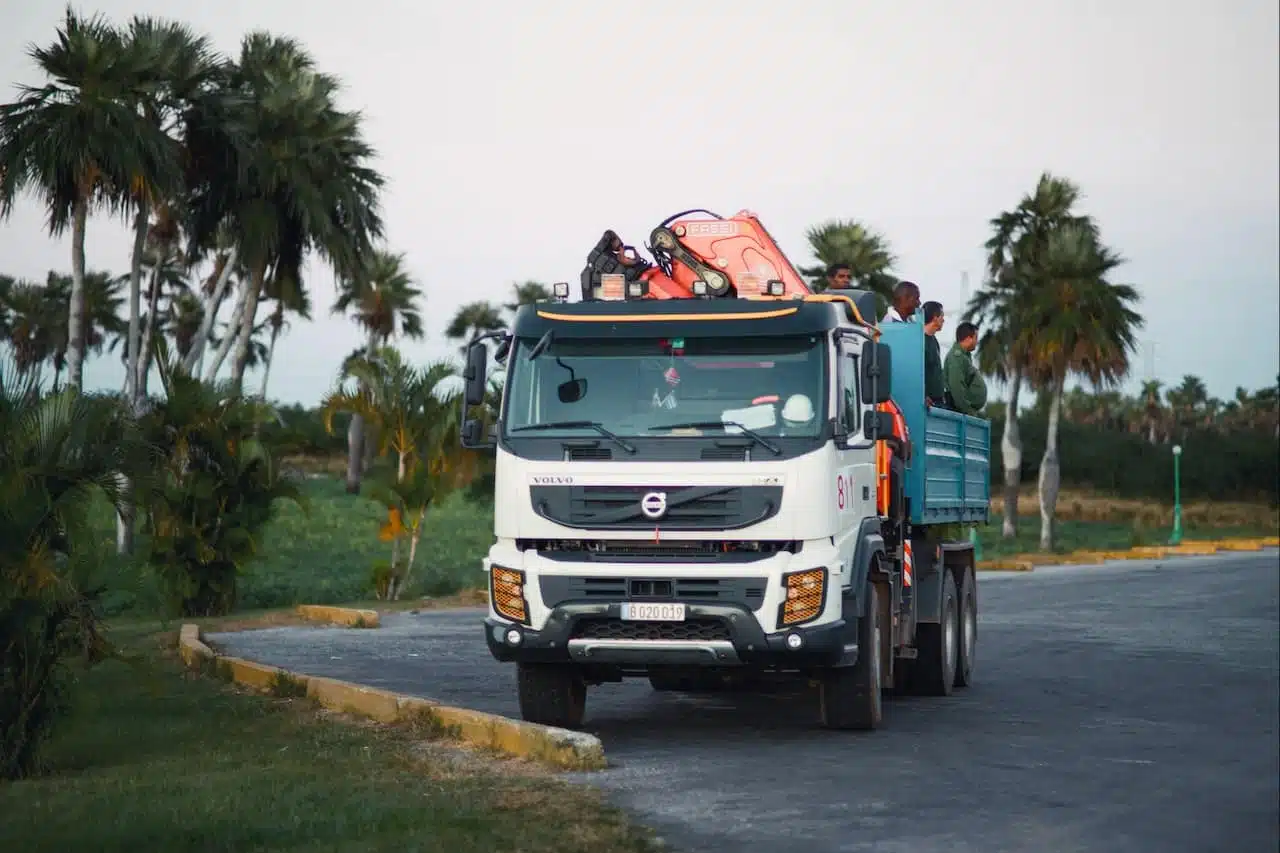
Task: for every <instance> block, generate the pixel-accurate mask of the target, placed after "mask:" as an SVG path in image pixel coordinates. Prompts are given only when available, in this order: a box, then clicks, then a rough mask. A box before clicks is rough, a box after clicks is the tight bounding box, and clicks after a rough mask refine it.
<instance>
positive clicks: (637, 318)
mask: <svg viewBox="0 0 1280 853" xmlns="http://www.w3.org/2000/svg"><path fill="white" fill-rule="evenodd" d="M797 310H799V309H796V308H780V309H778V310H776V311H750V312H744V313H740V314H613V315H604V314H583V315H581V316H575V315H573V314H554V313H552V312H550V311H539V312H538V316H539V317H541V318H542V319H544V320H565V321H567V322H570V323H648V322H659V323H660V322H662V321H664V320H771V319H773V318H775V317H786V316H788V315H790V314H794V313H796V311H797Z"/></svg>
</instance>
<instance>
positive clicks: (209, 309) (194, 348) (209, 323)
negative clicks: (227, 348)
mask: <svg viewBox="0 0 1280 853" xmlns="http://www.w3.org/2000/svg"><path fill="white" fill-rule="evenodd" d="M217 263H219V264H221V266H219V267H217V268H216V269H217V270H218V279H217V281H216V282H215V283H214V285H213V293H212V294H210V295H209V298H208V300H206V302H205V305H204V316H202V317H201V318H200V331H198V332H196V337H195V340H194V341H193V342H192V344H191V352H189V353H187V357H186V358H185V359H184V360H183V362H182V366H183V367H185V368H186V369H187V370H188V371H191V372H192V374H196V373H198V372H199V371H197V370H196V365H197V364H198V363H199V362H200V360H201V359H202V358H204V350H205V344H206V343H207V342H208V340H209V332H210V330H212V329H213V321H214V320H216V319H217V318H218V309H219V308H221V307H222V299H223V295H224V294H225V292H226V290H227V283H228V282H229V281H231V272H232V270H234V269H235V266H236V249H235V247H234V246H232V247H231V249H230V250H228V251H227V253H226V254H224V255H220V256H219V257H218V260H217Z"/></svg>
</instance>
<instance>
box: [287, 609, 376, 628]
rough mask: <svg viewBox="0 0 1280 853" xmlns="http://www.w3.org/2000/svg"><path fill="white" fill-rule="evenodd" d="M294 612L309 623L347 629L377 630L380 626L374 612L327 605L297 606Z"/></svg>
mask: <svg viewBox="0 0 1280 853" xmlns="http://www.w3.org/2000/svg"><path fill="white" fill-rule="evenodd" d="M294 610H295V612H296V613H297V614H298V615H299V616H301V617H302V618H303V619H306V620H308V621H310V622H325V623H328V624H331V625H345V626H346V627H348V628H377V627H379V626H380V625H381V624H382V621H381V619H380V618H379V616H378V611H376V610H363V609H358V608H355V607H331V606H329V605H327V604H299V605H298V606H297V607H296V608H294Z"/></svg>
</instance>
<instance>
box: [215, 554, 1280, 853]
mask: <svg viewBox="0 0 1280 853" xmlns="http://www.w3.org/2000/svg"><path fill="white" fill-rule="evenodd" d="M979 607H980V617H979V633H978V638H979V639H978V671H977V676H978V678H977V682H978V683H977V684H976V685H975V686H973V687H971V688H967V689H965V690H962V691H958V692H957V694H956V695H955V696H953V697H950V698H948V699H889V700H887V702H886V723H885V726H884V727H883V728H882V729H881V730H879V731H877V732H874V733H865V734H863V733H839V732H829V731H826V730H823V729H820V728H818V726H817V699H816V696H815V695H814V693H813V692H811V691H809V690H807V689H803V688H797V689H793V690H789V691H788V690H783V691H775V692H772V693H768V694H765V695H737V694H727V695H725V694H721V695H714V696H696V697H695V696H687V695H681V694H659V693H655V692H653V691H652V690H651V689H650V688H649V686H648V683H647V682H646V681H640V680H633V681H628V682H624V683H623V684H621V685H604V686H602V687H598V688H595V689H593V691H592V692H591V693H589V695H588V699H587V720H586V723H585V725H584V728H586V729H587V730H589V731H591V732H593V733H595V734H597V735H599V736H600V737H601V738H602V739H603V741H604V744H605V752H606V754H607V755H608V756H609V758H610V760H611V762H612V763H613V765H614V766H613V767H612V768H611V769H609V770H607V771H604V772H601V773H596V774H591V775H590V777H589V778H588V777H585V776H578V777H574V778H578V779H585V780H587V781H590V782H592V783H593V784H597V785H600V786H603V787H604V788H606V789H608V790H609V791H610V792H611V795H612V796H613V798H614V800H615V801H616V802H618V803H619V804H620V805H622V806H624V807H625V808H627V809H629V810H630V811H631V812H632V813H634V814H635V815H637V817H638V818H639V819H640V820H641V821H642V822H644V823H646V824H648V825H650V826H652V827H654V828H655V829H656V830H657V831H658V832H659V833H660V834H661V835H662V837H663V838H664V839H665V841H666V842H667V844H668V845H669V846H670V847H671V848H673V849H675V850H684V851H689V853H693V851H740V850H745V849H749V848H752V847H754V848H756V849H761V850H767V851H770V853H773V851H791V850H802V851H805V853H827V852H828V851H877V853H880V852H881V851H883V853H898V852H899V851H902V853H906V852H907V851H912V853H930V851H947V853H967V851H981V853H997V851H1029V852H1030V851H1034V853H1072V852H1073V851H1097V852H1098V853H1127V851H1144V853H1145V852H1146V851H1150V853H1192V851H1196V853H1199V851H1217V850H1222V851H1228V850H1229V851H1231V853H1252V852H1253V851H1257V853H1274V851H1276V850H1277V849H1278V848H1280V782H1278V781H1277V780H1278V779H1280V741H1278V735H1277V729H1278V720H1280V557H1278V555H1277V552H1276V551H1275V550H1269V551H1266V552H1263V553H1260V554H1259V553H1253V554H1241V555H1239V556H1229V557H1209V558H1194V557H1186V558H1179V559H1176V560H1169V561H1164V562H1157V561H1152V562H1127V563H1115V564H1108V565H1107V566H1104V567H1062V568H1050V569H1038V570H1037V571H1035V572H1034V573H1030V574H1016V575H1015V574H1010V575H999V574H991V575H988V574H985V573H984V574H983V575H980V579H979ZM480 618H481V614H480V613H478V612H477V611H453V612H435V613H423V614H420V615H408V614H406V615H401V616H395V617H392V618H388V619H386V620H385V622H384V627H383V628H382V629H380V630H376V631H353V630H346V629H333V628H278V629H268V630H259V631H252V632H246V633H241V634H223V635H213V636H212V637H211V639H212V640H213V641H214V642H215V643H216V644H218V645H219V646H220V647H221V648H223V649H225V650H227V651H228V652H230V653H233V654H237V655H241V656H244V657H248V658H251V659H254V660H259V661H263V662H267V663H272V664H276V665H279V666H283V667H287V668H290V669H293V670H295V671H300V672H305V673H309V674H316V675H327V676H332V677H337V678H343V679H349V680H354V681H360V682H363V683H366V684H370V685H376V686H379V687H385V688H390V689H393V690H397V691H399V692H403V693H411V694H417V695H423V696H429V697H432V698H435V699H439V700H441V701H444V702H448V703H457V704H462V705H466V706H469V707H472V708H477V709H481V710H485V711H493V712H497V713H501V714H507V715H510V716H517V715H518V712H517V710H516V702H515V690H514V677H513V668H511V667H507V666H503V665H500V664H498V663H496V662H495V661H493V660H492V659H491V658H490V657H489V654H488V652H487V650H486V649H485V646H484V640H483V636H482V634H481V628H480V622H479V620H480Z"/></svg>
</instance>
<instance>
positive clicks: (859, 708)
mask: <svg viewBox="0 0 1280 853" xmlns="http://www.w3.org/2000/svg"><path fill="white" fill-rule="evenodd" d="M866 609H867V612H866V615H865V616H863V617H862V618H860V619H859V620H858V662H857V663H856V664H854V665H853V666H849V667H840V668H837V669H830V670H828V671H827V672H825V673H823V675H822V680H821V682H820V689H819V690H820V692H819V697H820V699H819V701H820V703H821V713H822V724H823V725H824V726H826V727H827V728H829V729H856V730H861V731H871V730H873V729H875V728H876V727H878V726H879V725H880V721H881V720H882V719H883V718H884V706H883V700H882V698H881V695H880V661H881V651H880V643H881V635H880V590H879V589H878V587H877V586H876V585H875V584H873V583H870V582H869V583H868V584H867V608H866Z"/></svg>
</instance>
